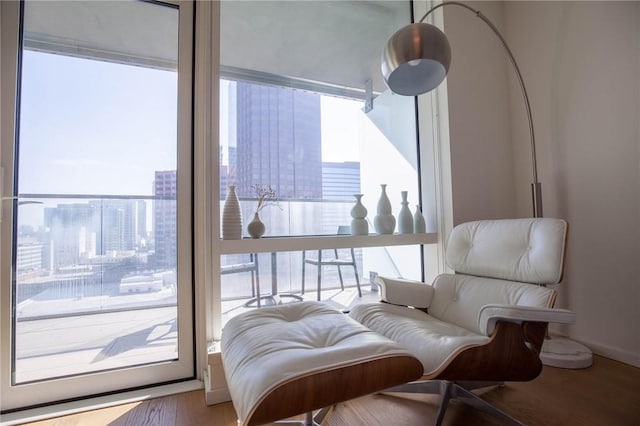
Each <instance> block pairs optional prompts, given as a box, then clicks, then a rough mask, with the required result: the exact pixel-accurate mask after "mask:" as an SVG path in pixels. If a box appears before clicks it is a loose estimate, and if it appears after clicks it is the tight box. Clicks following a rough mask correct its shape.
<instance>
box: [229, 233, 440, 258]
mask: <svg viewBox="0 0 640 426" xmlns="http://www.w3.org/2000/svg"><path fill="white" fill-rule="evenodd" d="M437 242H438V236H437V234H435V233H430V234H393V235H376V234H369V235H322V236H301V237H264V238H260V239H251V238H245V239H242V240H220V254H234V253H270V252H279V251H301V250H319V249H334V248H350V247H354V248H355V247H390V246H408V245H420V244H436V243H437Z"/></svg>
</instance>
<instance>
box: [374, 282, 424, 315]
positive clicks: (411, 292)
mask: <svg viewBox="0 0 640 426" xmlns="http://www.w3.org/2000/svg"><path fill="white" fill-rule="evenodd" d="M375 283H376V284H378V286H380V299H381V300H382V301H383V302H387V303H391V304H393V305H401V306H413V307H414V308H423V309H424V308H428V307H429V306H430V305H431V298H432V297H433V287H432V286H430V285H427V284H425V283H423V282H421V281H413V280H405V279H402V278H387V277H380V276H378V277H376V279H375Z"/></svg>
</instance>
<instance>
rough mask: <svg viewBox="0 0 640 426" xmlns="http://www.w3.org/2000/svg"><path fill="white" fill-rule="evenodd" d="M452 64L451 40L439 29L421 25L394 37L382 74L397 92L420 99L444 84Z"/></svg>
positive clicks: (386, 51)
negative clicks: (419, 97) (420, 96)
mask: <svg viewBox="0 0 640 426" xmlns="http://www.w3.org/2000/svg"><path fill="white" fill-rule="evenodd" d="M450 64H451V47H450V46H449V41H448V40H447V37H446V36H445V35H444V33H443V32H442V31H440V29H439V28H437V27H435V26H433V25H430V24H426V23H423V22H420V23H416V24H411V25H407V26H406V27H403V28H401V29H400V30H398V31H397V32H396V33H395V34H394V35H393V36H391V38H390V39H389V41H388V42H387V45H386V47H385V49H384V52H383V54H382V75H383V76H384V79H385V82H386V83H387V86H389V89H391V90H392V91H393V92H394V93H397V94H399V95H405V96H417V95H421V94H423V93H427V92H429V91H431V90H433V89H435V88H436V87H437V86H438V85H439V84H440V83H442V81H443V80H444V78H445V77H446V76H447V72H448V71H449V65H450Z"/></svg>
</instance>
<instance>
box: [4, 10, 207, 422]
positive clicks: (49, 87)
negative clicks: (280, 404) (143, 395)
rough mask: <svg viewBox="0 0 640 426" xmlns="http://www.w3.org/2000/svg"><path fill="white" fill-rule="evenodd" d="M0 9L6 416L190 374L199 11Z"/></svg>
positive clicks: (188, 376)
mask: <svg viewBox="0 0 640 426" xmlns="http://www.w3.org/2000/svg"><path fill="white" fill-rule="evenodd" d="M9 3H13V2H9ZM2 6H3V10H2V19H3V22H2V31H3V33H2V42H3V46H2V49H3V50H2V54H3V64H2V65H3V69H2V84H3V92H2V109H3V110H2V119H3V122H2V124H3V134H2V157H1V158H2V167H3V177H4V187H3V190H4V195H5V198H4V199H3V206H2V207H3V213H4V217H3V218H2V230H1V232H2V256H1V261H2V275H1V278H2V280H1V285H2V302H1V303H2V318H1V320H2V344H1V345H0V346H1V347H2V349H1V350H2V410H3V411H6V410H11V409H15V408H19V407H24V406H30V405H36V404H42V403H47V402H52V401H57V400H64V399H69V398H75V397H78V396H88V395H92V394H100V393H105V392H112V391H114V390H122V389H126V388H132V387H138V386H141V385H145V384H153V383H161V382H168V381H175V380H180V379H188V378H191V377H193V376H194V375H195V367H194V350H193V315H192V311H193V307H192V303H193V302H192V292H193V278H192V276H193V274H192V271H191V264H192V262H191V236H192V224H191V223H192V220H191V217H192V213H191V201H190V200H191V193H192V190H191V186H192V184H191V182H192V178H191V175H192V172H191V168H192V166H191V161H192V158H191V149H192V148H191V147H192V130H191V129H192V125H191V104H192V103H191V96H192V94H191V91H192V88H191V79H192V77H191V74H192V55H193V53H192V47H191V45H192V39H193V33H192V31H193V30H192V27H193V26H192V22H193V8H192V5H191V4H189V3H187V2H179V3H172V2H155V1H149V2H146V1H145V2H143V1H121V2H95V1H86V2H84V1H77V2H40V1H30V0H26V1H24V2H22V3H17V2H16V3H13V4H8V5H5V4H4V3H3V5H2ZM7 24H9V25H7ZM9 40H15V43H14V44H13V45H12V44H11V43H9V42H8V41H9ZM7 47H11V48H13V49H12V50H9V49H7V50H6V48H7ZM11 63H13V64H14V65H15V67H13V68H12V67H11V65H10V64H11ZM7 88H9V89H13V90H5V89H7ZM10 115H11V116H13V119H12V117H10ZM7 124H8V125H10V127H11V128H10V129H9V128H6V127H5V125H7ZM14 124H15V126H14Z"/></svg>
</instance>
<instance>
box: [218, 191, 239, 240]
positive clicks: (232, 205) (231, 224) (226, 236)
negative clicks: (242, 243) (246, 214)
mask: <svg viewBox="0 0 640 426" xmlns="http://www.w3.org/2000/svg"><path fill="white" fill-rule="evenodd" d="M222 239H223V240H240V239H242V210H240V201H239V200H238V195H237V194H236V186H235V185H229V188H228V190H227V197H226V199H225V201H224V208H223V209H222Z"/></svg>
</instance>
